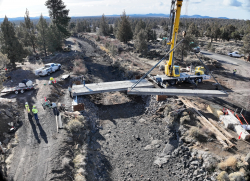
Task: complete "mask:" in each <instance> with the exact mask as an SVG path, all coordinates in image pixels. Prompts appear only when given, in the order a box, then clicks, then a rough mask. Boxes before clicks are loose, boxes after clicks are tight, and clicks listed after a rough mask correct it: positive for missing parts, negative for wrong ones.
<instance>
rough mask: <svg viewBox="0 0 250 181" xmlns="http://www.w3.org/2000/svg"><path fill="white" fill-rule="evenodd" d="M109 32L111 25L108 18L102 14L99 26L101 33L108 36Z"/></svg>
mask: <svg viewBox="0 0 250 181" xmlns="http://www.w3.org/2000/svg"><path fill="white" fill-rule="evenodd" d="M108 33H109V25H108V23H107V20H106V18H105V16H104V14H103V15H102V18H101V20H100V27H99V34H100V35H102V36H107V35H108Z"/></svg>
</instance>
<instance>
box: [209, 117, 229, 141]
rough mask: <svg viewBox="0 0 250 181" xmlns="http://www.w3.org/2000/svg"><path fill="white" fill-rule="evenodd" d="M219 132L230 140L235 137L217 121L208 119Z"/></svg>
mask: <svg viewBox="0 0 250 181" xmlns="http://www.w3.org/2000/svg"><path fill="white" fill-rule="evenodd" d="M208 120H209V121H210V122H211V123H212V124H213V125H214V126H215V127H216V128H217V129H218V130H220V131H221V132H222V133H223V134H224V135H226V136H227V137H228V139H229V140H231V139H233V138H234V137H233V136H232V135H231V134H230V133H229V132H228V131H227V130H225V129H224V128H223V127H221V126H220V125H219V124H218V123H217V122H216V121H214V120H212V119H208Z"/></svg>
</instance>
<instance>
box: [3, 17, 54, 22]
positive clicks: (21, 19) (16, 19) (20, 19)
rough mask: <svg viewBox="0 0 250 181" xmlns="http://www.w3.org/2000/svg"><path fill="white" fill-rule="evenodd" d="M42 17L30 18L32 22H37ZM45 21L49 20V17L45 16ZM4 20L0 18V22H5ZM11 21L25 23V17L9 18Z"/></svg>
mask: <svg viewBox="0 0 250 181" xmlns="http://www.w3.org/2000/svg"><path fill="white" fill-rule="evenodd" d="M39 18H40V16H36V17H30V19H32V20H37V19H39ZM44 18H45V19H49V17H48V16H44ZM3 20H4V18H0V22H3ZM8 20H9V21H23V20H24V17H17V18H8Z"/></svg>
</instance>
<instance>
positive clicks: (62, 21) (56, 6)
mask: <svg viewBox="0 0 250 181" xmlns="http://www.w3.org/2000/svg"><path fill="white" fill-rule="evenodd" d="M45 6H47V8H48V9H49V16H50V18H51V20H52V23H53V26H54V28H57V29H58V32H60V34H62V35H60V36H59V37H58V38H62V39H63V38H66V37H68V36H70V32H69V31H68V29H67V27H68V25H69V22H70V19H71V18H70V17H69V16H68V14H69V10H68V9H65V8H66V6H65V5H64V2H63V1H62V0H47V1H46V2H45ZM62 39H61V40H62Z"/></svg>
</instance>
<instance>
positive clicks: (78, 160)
mask: <svg viewBox="0 0 250 181" xmlns="http://www.w3.org/2000/svg"><path fill="white" fill-rule="evenodd" d="M85 158H86V157H85V155H82V154H79V155H77V156H76V157H75V159H74V160H73V162H74V164H75V165H74V166H75V168H80V167H84V166H85V165H86V163H85Z"/></svg>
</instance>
